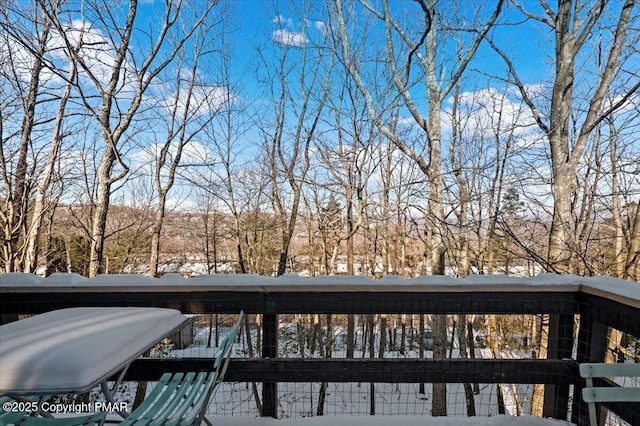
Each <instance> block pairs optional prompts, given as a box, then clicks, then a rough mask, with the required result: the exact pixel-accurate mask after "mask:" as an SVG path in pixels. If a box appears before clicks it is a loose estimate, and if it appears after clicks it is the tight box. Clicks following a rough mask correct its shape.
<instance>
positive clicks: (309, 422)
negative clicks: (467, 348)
mask: <svg viewBox="0 0 640 426" xmlns="http://www.w3.org/2000/svg"><path fill="white" fill-rule="evenodd" d="M207 418H208V419H209V420H211V421H212V423H213V424H214V425H216V426H245V425H246V426H342V425H344V426H388V425H390V424H398V425H402V426H425V425H428V426H512V425H515V426H545V425H546V426H554V425H555V426H560V425H571V424H572V423H568V422H563V421H560V420H553V419H542V418H540V417H532V416H521V417H515V416H494V417H430V416H429V417H427V416H322V417H309V418H304V419H301V418H297V419H271V418H250V417H231V416H208V417H207Z"/></svg>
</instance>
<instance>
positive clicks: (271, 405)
mask: <svg viewBox="0 0 640 426" xmlns="http://www.w3.org/2000/svg"><path fill="white" fill-rule="evenodd" d="M262 357H263V358H277V357H278V315H276V314H264V317H263V319H262ZM277 408H278V383H277V382H263V383H262V416H263V417H273V418H277V417H278V410H277Z"/></svg>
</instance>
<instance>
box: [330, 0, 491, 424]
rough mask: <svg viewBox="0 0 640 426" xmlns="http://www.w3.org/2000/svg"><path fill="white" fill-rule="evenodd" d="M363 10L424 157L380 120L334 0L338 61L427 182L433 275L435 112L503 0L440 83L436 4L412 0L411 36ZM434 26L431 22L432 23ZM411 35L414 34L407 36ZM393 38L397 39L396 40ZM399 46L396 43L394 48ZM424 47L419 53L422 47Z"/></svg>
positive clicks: (437, 236)
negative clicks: (372, 20)
mask: <svg viewBox="0 0 640 426" xmlns="http://www.w3.org/2000/svg"><path fill="white" fill-rule="evenodd" d="M361 3H362V4H363V5H364V6H365V8H366V9H367V10H368V11H369V12H370V13H372V14H373V15H374V16H376V17H377V18H379V19H380V20H382V21H383V23H384V34H385V38H384V42H385V48H386V52H387V56H386V60H387V64H388V67H387V70H388V72H389V73H390V75H391V80H392V84H393V85H394V86H395V88H396V90H397V92H398V94H399V97H400V99H401V100H402V101H403V105H404V106H405V107H406V108H407V109H408V111H409V113H410V114H411V117H412V118H413V120H414V122H415V123H416V125H417V126H418V127H419V128H420V129H421V130H422V131H423V132H424V135H425V136H426V140H427V148H426V152H427V158H425V157H424V156H423V155H422V154H421V152H420V151H417V150H415V149H413V148H412V147H411V146H410V145H408V144H407V143H406V142H405V141H404V140H402V139H401V138H399V137H398V135H397V134H395V133H394V132H393V130H392V129H391V128H390V127H389V126H387V125H386V124H385V120H384V118H383V117H382V116H381V115H380V112H379V110H378V109H377V108H376V103H375V101H374V99H373V97H372V94H371V93H372V91H371V86H370V85H368V84H367V82H366V81H365V79H364V78H363V73H364V72H365V70H363V69H361V68H360V67H359V63H360V62H359V58H357V57H355V56H354V55H357V54H358V53H357V52H353V51H352V49H351V46H350V38H349V37H348V32H347V26H346V22H345V18H344V8H343V5H342V2H341V0H334V10H333V12H334V15H335V22H334V25H335V26H336V28H335V34H336V37H338V40H337V43H338V46H339V48H338V49H339V52H340V53H341V56H342V61H343V63H344V65H345V67H346V68H347V70H348V72H349V73H350V75H351V77H352V78H353V79H354V81H355V83H356V85H357V87H358V89H359V90H360V91H361V92H362V94H363V96H364V97H365V100H366V105H367V110H368V112H369V116H370V119H371V120H372V122H373V123H374V124H375V125H376V127H377V128H378V129H379V130H380V132H381V133H382V134H384V135H385V136H386V137H387V138H389V140H391V141H392V142H393V143H394V144H395V145H396V146H397V147H398V148H399V149H400V150H401V151H402V152H403V153H404V154H405V155H407V156H408V157H409V158H411V159H413V160H414V161H415V162H416V163H417V164H418V167H419V168H420V169H421V170H422V171H423V173H424V174H425V176H426V177H427V180H428V183H429V198H428V201H427V207H426V211H427V214H428V219H427V220H428V221H429V223H430V226H429V227H428V228H427V232H428V233H429V238H428V245H429V249H430V260H431V262H430V263H431V272H432V273H433V274H444V266H445V261H444V260H445V252H444V247H445V244H444V238H443V234H442V224H443V223H444V219H445V213H444V203H443V198H442V197H443V173H442V164H441V146H440V144H441V139H442V131H441V124H440V113H441V109H442V102H443V101H444V99H445V97H446V96H447V95H448V94H449V93H450V92H451V90H452V89H453V88H454V87H455V85H456V84H457V82H458V80H459V79H460V77H461V76H462V74H463V73H464V71H465V70H466V68H467V66H468V65H469V62H470V61H471V60H472V58H473V57H474V55H475V52H476V51H477V49H478V47H479V46H480V43H481V42H482V39H483V37H484V36H485V35H486V34H487V33H488V31H489V30H490V29H491V27H492V26H493V24H494V22H495V21H496V19H497V17H498V15H499V14H500V11H501V8H502V3H503V0H499V1H498V2H497V6H496V8H495V10H494V12H493V13H492V14H491V17H490V18H489V20H488V21H487V22H486V23H485V24H484V26H482V30H481V31H479V32H478V34H477V35H476V36H475V37H474V38H473V39H472V40H471V41H470V43H469V45H468V47H467V49H466V51H465V52H464V53H462V54H461V55H460V56H459V57H460V61H459V62H458V63H455V64H449V65H453V70H452V71H451V72H450V73H449V74H447V79H446V81H442V80H441V78H442V75H443V73H442V70H440V69H438V64H441V63H442V61H441V60H440V58H439V57H438V50H437V45H438V43H437V37H438V31H439V30H438V25H437V21H436V22H434V20H437V19H438V16H440V15H437V14H436V2H435V1H432V0H426V1H418V2H416V3H417V4H418V5H419V7H420V13H421V16H422V17H423V19H422V21H423V24H422V25H421V27H420V29H419V31H418V33H417V34H412V33H410V32H408V31H407V29H405V28H403V26H402V25H400V23H399V22H398V21H397V20H395V19H394V17H393V15H392V13H391V10H390V8H389V2H388V1H386V0H385V1H383V2H382V10H377V9H375V8H374V7H373V6H372V5H370V4H369V3H368V2H366V1H362V2H361ZM434 24H435V25H434ZM412 37H415V38H412ZM397 40H399V41H397ZM399 44H400V46H399ZM421 49H424V53H422V50H421ZM414 60H415V61H417V62H418V64H419V66H420V72H421V75H420V78H421V80H422V79H424V81H425V86H426V87H425V92H426V93H425V95H426V99H427V104H428V115H427V116H425V115H424V114H423V113H422V111H421V109H420V108H419V107H418V106H417V104H416V102H415V100H414V98H413V97H412V94H411V89H412V85H413V84H414V82H415V81H414V80H411V77H412V75H411V70H412V68H413V61H414ZM445 323H446V320H445V318H443V317H438V318H436V319H435V324H434V328H435V336H434V346H435V350H434V357H435V358H444V357H445V355H446V351H445V344H446V326H445ZM432 414H433V415H434V416H441V415H446V387H445V386H444V385H443V384H434V399H433V409H432Z"/></svg>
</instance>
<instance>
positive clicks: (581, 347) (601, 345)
mask: <svg viewBox="0 0 640 426" xmlns="http://www.w3.org/2000/svg"><path fill="white" fill-rule="evenodd" d="M608 331H609V327H608V326H607V325H606V324H603V323H601V322H599V321H595V320H593V319H592V318H589V316H588V314H586V313H583V314H581V315H580V330H579V331H578V351H577V354H576V362H577V363H578V364H582V363H585V362H604V358H605V355H606V351H607V333H608ZM576 383H577V385H576V386H574V390H573V406H572V409H571V422H572V423H575V424H586V423H588V412H587V404H585V403H584V402H583V401H582V389H583V388H584V383H583V382H582V379H578V380H576Z"/></svg>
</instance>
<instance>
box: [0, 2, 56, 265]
mask: <svg viewBox="0 0 640 426" xmlns="http://www.w3.org/2000/svg"><path fill="white" fill-rule="evenodd" d="M32 7H33V9H32V10H31V11H29V10H27V9H25V10H19V9H11V8H9V4H7V5H4V6H3V7H2V9H1V10H0V12H1V13H2V19H1V20H0V28H1V29H2V43H3V46H2V52H3V56H5V57H4V60H3V67H2V68H3V69H2V73H3V76H4V77H6V78H7V81H9V82H11V84H12V90H15V93H16V98H15V100H16V101H18V102H19V105H20V107H19V108H20V109H19V111H20V115H21V120H20V121H21V124H20V127H19V128H12V127H11V126H9V125H8V124H9V123H11V122H12V121H13V119H14V118H13V117H8V116H7V115H6V114H7V111H11V110H14V109H13V108H5V105H3V108H2V112H1V113H0V114H2V116H1V117H0V118H1V120H0V122H2V124H0V126H1V127H0V131H1V137H2V139H1V140H0V142H1V144H2V146H1V147H0V148H1V149H0V173H1V174H2V179H3V183H4V191H3V194H2V197H3V200H2V208H0V223H1V224H2V233H3V247H2V257H3V263H4V270H5V272H12V271H19V270H21V269H22V265H23V260H24V255H25V249H24V247H25V246H26V244H27V242H26V234H27V232H28V231H27V223H28V222H27V214H28V208H29V201H30V196H31V187H32V182H31V181H30V177H29V168H30V165H29V155H30V154H31V153H32V152H31V151H32V149H33V145H32V144H33V139H34V138H35V132H34V129H35V127H36V126H37V122H36V118H37V112H36V107H37V106H38V104H39V103H40V99H39V94H40V91H41V89H42V84H43V83H42V81H41V80H42V74H43V72H44V70H45V68H46V60H45V54H46V53H47V51H48V50H49V41H50V39H51V33H52V23H51V21H50V20H49V19H47V17H46V15H45V10H43V7H41V6H40V5H39V4H35V5H33V6H32ZM30 14H32V15H33V18H32V19H28V20H26V21H27V22H25V16H28V15H30ZM29 25H33V27H29ZM16 46H20V47H21V48H22V49H23V50H24V51H26V52H24V51H23V52H22V55H21V54H19V53H18V52H17V51H16ZM23 55H24V56H27V57H28V58H29V59H30V63H29V64H27V63H23V62H25V61H28V60H25V58H24V56H23ZM27 67H28V69H25V68H27ZM3 91H4V88H3ZM3 95H5V94H4V93H3ZM7 95H8V94H7ZM4 97H5V96H3V98H4ZM5 101H6V100H3V102H5ZM14 111H16V110H14ZM16 113H17V111H16ZM10 118H11V119H10ZM5 123H6V124H7V125H5ZM16 142H17V143H16ZM29 270H30V268H29Z"/></svg>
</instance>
